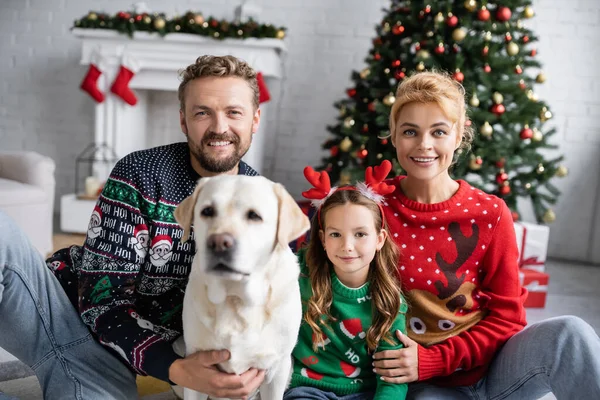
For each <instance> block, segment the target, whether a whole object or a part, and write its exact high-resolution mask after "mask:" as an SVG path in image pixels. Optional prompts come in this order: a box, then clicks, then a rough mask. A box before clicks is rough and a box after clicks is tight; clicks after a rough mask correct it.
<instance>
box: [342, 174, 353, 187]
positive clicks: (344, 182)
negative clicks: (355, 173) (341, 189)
mask: <svg viewBox="0 0 600 400" xmlns="http://www.w3.org/2000/svg"><path fill="white" fill-rule="evenodd" d="M351 179H352V178H351V176H350V173H348V172H345V171H344V172H342V173H341V174H340V185H349V184H350V181H351Z"/></svg>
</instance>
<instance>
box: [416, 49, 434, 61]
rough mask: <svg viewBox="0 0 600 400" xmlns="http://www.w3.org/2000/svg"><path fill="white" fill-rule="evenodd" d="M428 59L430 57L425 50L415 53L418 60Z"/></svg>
mask: <svg viewBox="0 0 600 400" xmlns="http://www.w3.org/2000/svg"><path fill="white" fill-rule="evenodd" d="M429 57H431V55H430V54H429V52H428V51H427V50H419V51H417V58H420V59H421V60H427V59H428V58H429Z"/></svg>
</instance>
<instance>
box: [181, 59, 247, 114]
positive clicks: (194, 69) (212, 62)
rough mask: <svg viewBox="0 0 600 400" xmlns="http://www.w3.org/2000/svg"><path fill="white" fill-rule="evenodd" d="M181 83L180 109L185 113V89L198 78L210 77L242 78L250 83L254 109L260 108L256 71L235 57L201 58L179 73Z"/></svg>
mask: <svg viewBox="0 0 600 400" xmlns="http://www.w3.org/2000/svg"><path fill="white" fill-rule="evenodd" d="M179 76H180V79H181V83H180V84H179V89H178V91H177V96H178V97H179V107H180V108H181V110H182V111H184V112H185V88H186V86H187V84H188V83H189V82H190V81H192V80H194V79H198V78H204V77H208V76H219V77H223V78H225V77H229V76H235V77H238V78H242V79H243V80H245V81H246V82H247V83H248V86H250V89H252V103H253V105H254V109H255V110H256V109H257V108H258V94H259V93H258V82H257V81H256V71H255V70H254V69H253V68H252V67H251V66H250V65H248V63H246V62H245V61H242V60H240V59H238V58H235V57H234V56H209V55H205V56H200V57H198V58H197V59H196V62H195V63H193V64H190V65H188V67H187V68H186V69H184V70H182V71H180V73H179Z"/></svg>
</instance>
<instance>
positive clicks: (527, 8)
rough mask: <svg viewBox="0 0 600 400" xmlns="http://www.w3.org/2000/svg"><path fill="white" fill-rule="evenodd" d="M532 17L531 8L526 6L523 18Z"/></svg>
mask: <svg viewBox="0 0 600 400" xmlns="http://www.w3.org/2000/svg"><path fill="white" fill-rule="evenodd" d="M534 15H535V12H534V11H533V7H531V6H527V7H525V9H524V10H523V16H524V17H525V18H533V16H534Z"/></svg>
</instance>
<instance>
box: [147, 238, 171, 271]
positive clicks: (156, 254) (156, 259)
mask: <svg viewBox="0 0 600 400" xmlns="http://www.w3.org/2000/svg"><path fill="white" fill-rule="evenodd" d="M171 248H172V246H171V245H169V244H158V245H156V246H154V247H152V248H151V249H150V262H151V263H152V265H154V266H156V267H162V266H164V265H165V264H166V263H167V262H168V261H169V260H170V259H171Z"/></svg>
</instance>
